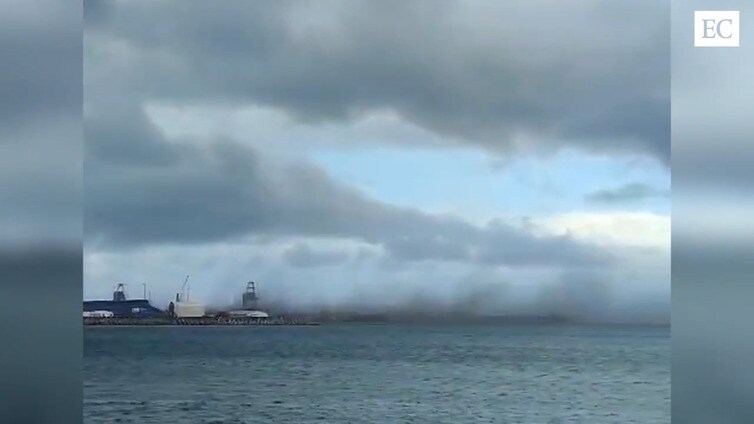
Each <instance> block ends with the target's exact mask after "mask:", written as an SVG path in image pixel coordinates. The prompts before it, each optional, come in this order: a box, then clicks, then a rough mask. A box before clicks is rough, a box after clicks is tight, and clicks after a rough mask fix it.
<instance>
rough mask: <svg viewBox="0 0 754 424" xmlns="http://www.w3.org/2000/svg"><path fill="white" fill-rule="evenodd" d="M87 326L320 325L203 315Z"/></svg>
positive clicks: (92, 321)
mask: <svg viewBox="0 0 754 424" xmlns="http://www.w3.org/2000/svg"><path fill="white" fill-rule="evenodd" d="M84 325H85V326H129V325H130V326H144V325H146V326H161V325H162V326H165V325H180V326H208V325H236V326H238V325H257V326H259V325H319V323H318V322H316V321H310V320H304V319H298V318H290V317H274V318H227V317H223V318H218V317H201V318H172V317H151V318H131V317H107V318H102V317H86V318H84Z"/></svg>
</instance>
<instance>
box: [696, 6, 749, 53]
mask: <svg viewBox="0 0 754 424" xmlns="http://www.w3.org/2000/svg"><path fill="white" fill-rule="evenodd" d="M738 28H739V19H738V11H737V10H735V11H732V10H725V11H709V10H705V11H702V10H697V11H695V12H694V46H695V47H738V36H739V34H738Z"/></svg>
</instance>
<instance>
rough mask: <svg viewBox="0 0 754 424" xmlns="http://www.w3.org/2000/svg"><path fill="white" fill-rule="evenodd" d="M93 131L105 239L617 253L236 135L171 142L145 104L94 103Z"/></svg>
mask: <svg viewBox="0 0 754 424" xmlns="http://www.w3.org/2000/svg"><path fill="white" fill-rule="evenodd" d="M126 123H129V124H130V125H126ZM85 136H86V145H87V155H86V159H87V161H86V175H85V190H86V193H87V196H86V198H85V203H84V204H85V215H84V222H85V232H86V236H87V240H88V241H90V242H96V243H98V244H99V245H101V246H103V247H107V246H110V247H117V246H120V247H128V246H132V247H135V246H141V245H145V244H169V243H178V244H193V243H207V242H216V241H221V240H230V239H234V238H236V239H237V238H241V237H244V236H248V235H277V236H298V235H305V236H314V237H342V238H353V239H358V240H361V241H364V242H367V243H371V244H377V245H381V246H383V247H384V248H385V249H387V251H388V252H389V253H390V254H391V255H392V256H394V257H396V258H398V259H401V260H456V261H467V260H471V261H478V262H480V263H490V264H503V263H509V264H520V265H529V264H538V263H539V264H563V265H566V264H584V265H588V264H600V263H606V262H609V260H610V255H609V254H607V253H605V252H601V251H599V250H598V249H596V248H592V247H590V246H588V245H584V244H582V243H579V242H577V241H575V240H573V239H571V238H570V237H565V236H564V237H537V236H533V235H532V234H531V233H529V232H527V231H526V230H521V229H516V228H515V227H512V226H508V225H505V224H502V223H491V224H490V225H488V226H487V227H479V226H476V225H472V224H470V223H468V222H466V221H463V220H461V219H459V218H456V217H453V216H437V215H429V214H425V213H422V212H420V211H417V210H413V209H408V208H400V207H396V206H391V205H386V204H382V203H379V202H377V201H375V200H372V199H369V198H368V197H366V196H365V195H363V194H362V193H360V192H358V191H356V190H354V189H351V188H348V187H345V186H342V185H340V184H338V183H337V182H335V181H333V180H332V179H331V178H330V177H329V176H328V175H327V174H326V173H325V172H324V171H322V170H321V169H319V168H317V167H315V166H313V165H311V164H307V163H301V162H299V163H293V162H291V163H287V162H280V161H276V160H275V159H274V158H271V157H269V156H266V155H265V154H264V153H262V152H259V151H257V150H254V149H252V148H251V147H248V146H242V145H239V144H237V143H234V142H232V141H230V140H218V141H215V142H210V143H206V142H205V143H200V144H192V143H191V142H190V141H185V140H184V141H177V142H169V141H167V140H165V139H163V138H162V137H161V135H160V134H159V132H158V131H157V130H156V129H155V128H153V126H152V124H151V123H150V122H149V121H148V120H147V118H146V116H145V115H144V114H143V113H138V112H133V113H130V114H125V113H124V114H122V115H121V116H120V117H119V119H112V118H111V117H110V116H109V115H108V114H105V116H104V117H103V118H102V119H101V120H100V117H99V116H96V115H92V116H90V117H89V118H88V119H87V120H86V125H85Z"/></svg>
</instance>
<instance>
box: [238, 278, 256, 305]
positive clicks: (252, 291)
mask: <svg viewBox="0 0 754 424" xmlns="http://www.w3.org/2000/svg"><path fill="white" fill-rule="evenodd" d="M258 302H259V296H257V285H256V283H254V282H253V281H249V282H248V283H246V292H244V294H243V303H242V305H243V309H246V310H257V303H258Z"/></svg>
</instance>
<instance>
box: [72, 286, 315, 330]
mask: <svg viewBox="0 0 754 424" xmlns="http://www.w3.org/2000/svg"><path fill="white" fill-rule="evenodd" d="M83 319H84V325H85V326H134V325H138V326H144V325H148V326H159V325H187V326H207V325H317V324H318V323H317V322H316V321H314V320H310V319H307V318H302V317H294V316H286V315H277V316H270V314H268V313H267V312H266V311H264V310H263V309H262V308H260V306H259V296H258V294H257V284H256V283H255V282H253V281H249V282H248V283H246V290H245V291H244V292H243V295H242V301H241V308H240V309H231V310H227V311H218V312H208V311H207V309H206V307H205V305H204V304H203V303H201V302H192V301H191V300H190V299H189V285H188V276H187V277H186V279H185V280H184V282H183V285H182V286H181V290H180V292H178V293H176V295H175V300H174V301H171V302H170V303H169V304H168V307H167V308H166V309H165V310H163V309H160V308H157V307H155V306H153V305H152V304H151V303H150V300H149V299H148V298H147V291H146V286H145V288H144V297H143V298H141V299H128V297H127V295H126V288H125V284H123V283H119V284H118V285H117V286H116V287H115V290H114V291H113V296H112V300H85V301H84V312H83Z"/></svg>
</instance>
